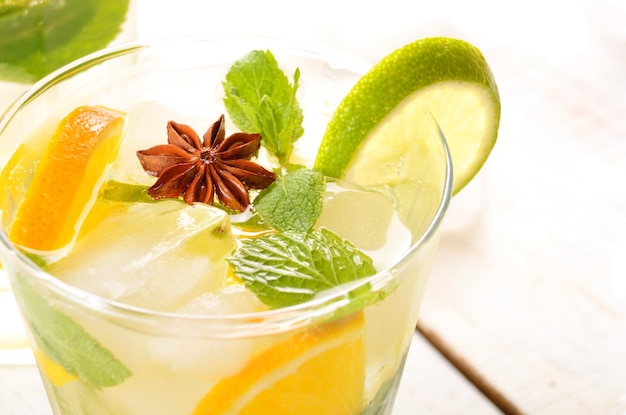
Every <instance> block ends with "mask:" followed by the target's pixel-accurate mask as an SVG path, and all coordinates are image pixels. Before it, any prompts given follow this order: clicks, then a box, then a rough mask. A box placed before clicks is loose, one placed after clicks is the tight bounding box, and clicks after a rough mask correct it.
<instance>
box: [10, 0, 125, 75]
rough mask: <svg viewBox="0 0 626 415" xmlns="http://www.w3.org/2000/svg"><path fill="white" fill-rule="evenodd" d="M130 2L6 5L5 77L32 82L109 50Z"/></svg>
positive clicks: (51, 0)
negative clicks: (95, 53) (103, 50)
mask: <svg viewBox="0 0 626 415" xmlns="http://www.w3.org/2000/svg"><path fill="white" fill-rule="evenodd" d="M128 6H129V0H117V1H108V0H90V1H84V0H41V1H16V2H9V3H8V4H4V3H2V2H0V78H1V79H5V80H8V81H16V82H25V83H31V82H34V81H36V80H38V79H39V78H41V77H43V76H44V75H47V74H48V73H49V72H51V71H53V70H55V69H57V68H59V67H60V66H62V65H64V64H66V63H68V62H70V61H72V60H74V59H76V58H79V57H81V56H83V55H86V54H88V53H91V52H93V51H95V50H98V49H101V48H103V47H105V46H107V45H108V44H109V43H111V41H113V39H115V37H116V36H117V35H118V33H119V32H120V31H121V26H122V24H123V23H124V20H125V18H126V13H127V11H128Z"/></svg>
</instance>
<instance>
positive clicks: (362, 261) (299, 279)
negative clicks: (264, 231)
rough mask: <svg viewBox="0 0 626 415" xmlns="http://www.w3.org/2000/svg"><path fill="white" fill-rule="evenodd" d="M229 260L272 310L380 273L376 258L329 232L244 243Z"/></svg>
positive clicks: (285, 234)
mask: <svg viewBox="0 0 626 415" xmlns="http://www.w3.org/2000/svg"><path fill="white" fill-rule="evenodd" d="M229 262H230V264H231V265H232V266H233V267H234V271H235V274H236V275H237V276H238V277H239V278H241V279H242V280H243V281H244V283H245V285H246V286H247V287H248V288H249V289H250V290H251V291H252V292H254V293H255V294H256V295H257V297H259V299H260V300H261V301H262V302H263V303H265V304H267V305H268V306H270V307H272V308H279V307H286V306H290V305H295V304H299V303H302V302H305V301H308V300H311V299H312V298H313V297H315V296H316V295H317V294H318V293H320V292H322V291H325V290H328V289H331V288H334V287H338V286H340V285H342V284H345V283H348V282H352V281H356V280H359V279H361V278H365V277H368V276H370V275H373V274H375V273H376V269H375V268H374V265H373V263H372V260H371V258H369V257H368V256H367V255H365V254H364V253H362V252H361V251H359V250H358V249H356V248H355V247H354V246H353V245H352V244H350V243H349V242H348V241H346V240H344V239H342V238H341V237H339V236H338V235H336V234H335V233H333V232H331V231H329V230H327V229H321V231H315V230H312V231H309V232H283V233H277V234H271V235H266V236H263V237H260V238H253V239H244V240H242V242H241V245H240V247H239V249H238V250H237V251H235V253H234V254H233V256H232V257H231V258H230V259H229ZM363 289H366V290H368V289H369V288H367V287H364V288H363ZM363 289H359V290H357V293H359V294H360V293H362V290H363Z"/></svg>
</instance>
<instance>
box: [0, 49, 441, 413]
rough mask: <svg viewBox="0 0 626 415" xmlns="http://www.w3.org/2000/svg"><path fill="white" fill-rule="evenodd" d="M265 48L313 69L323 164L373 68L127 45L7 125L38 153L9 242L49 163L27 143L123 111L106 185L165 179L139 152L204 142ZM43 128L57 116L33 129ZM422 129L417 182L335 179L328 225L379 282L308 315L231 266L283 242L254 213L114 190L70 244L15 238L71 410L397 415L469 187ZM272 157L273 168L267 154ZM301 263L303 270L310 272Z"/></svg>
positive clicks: (40, 357) (46, 89) (37, 327)
mask: <svg viewBox="0 0 626 415" xmlns="http://www.w3.org/2000/svg"><path fill="white" fill-rule="evenodd" d="M255 49H259V50H271V52H272V53H273V54H274V56H275V57H276V59H277V61H278V62H279V65H280V66H281V67H282V68H283V70H284V71H285V73H287V74H291V73H293V72H294V71H295V69H296V68H299V70H300V73H301V80H300V88H299V90H298V97H299V100H300V103H301V105H302V108H303V111H304V126H303V127H304V131H305V133H304V136H303V137H302V138H301V139H300V140H299V141H298V142H297V144H296V147H295V150H294V154H293V155H292V159H293V160H294V161H297V163H298V164H303V165H306V166H309V167H310V166H312V164H313V160H314V157H315V151H316V147H317V145H318V143H319V140H320V138H321V136H322V134H323V131H324V127H325V125H326V122H327V120H328V119H329V118H330V117H331V115H332V113H333V111H334V109H335V108H336V106H337V104H338V103H339V101H340V100H341V99H342V97H343V96H344V95H345V94H346V93H347V91H348V90H349V89H350V88H351V87H352V85H353V84H354V82H355V81H356V80H357V79H358V78H359V77H360V76H361V75H362V74H363V73H364V72H365V71H366V70H367V69H368V65H367V64H364V63H362V62H360V61H357V60H355V59H353V58H350V57H347V56H343V55H341V54H337V53H335V52H332V51H328V50H308V49H303V48H300V47H297V46H295V45H290V44H288V43H284V42H278V41H271V40H268V39H250V38H216V39H204V40H189V39H187V40H179V41H173V42H163V43H156V44H150V45H142V46H132V47H128V48H121V49H117V50H111V51H108V52H104V53H101V54H99V55H95V56H92V57H90V58H88V59H85V60H83V61H81V62H79V63H77V64H76V67H75V68H73V69H71V70H68V71H67V73H66V75H67V76H57V77H55V78H52V79H49V80H48V82H47V83H43V84H41V85H40V86H39V88H38V89H36V90H34V91H32V93H31V95H30V96H29V97H25V98H24V99H23V100H22V101H21V102H20V103H19V105H18V106H17V107H16V108H15V110H14V111H13V112H12V113H9V114H8V116H7V117H6V118H5V119H4V120H3V121H2V123H0V141H2V142H3V143H11V144H10V145H9V147H11V146H12V148H11V149H9V151H12V152H15V151H17V152H18V154H21V155H22V156H21V157H22V159H21V161H19V162H17V163H16V164H15V165H14V166H12V170H13V171H16V170H17V171H21V172H22V173H23V172H24V171H26V174H16V175H14V177H17V178H18V179H11V175H8V176H7V174H6V171H5V174H4V177H5V179H4V180H9V181H10V183H11V188H12V189H14V192H13V193H12V195H11V197H10V200H7V199H6V197H5V199H4V200H3V202H2V207H3V212H2V215H3V224H4V227H5V232H6V231H7V229H10V228H11V220H12V218H13V215H14V212H13V210H14V209H15V206H18V205H19V203H20V201H19V199H20V193H21V192H23V191H25V189H26V188H27V187H28V185H27V182H28V180H29V173H28V171H29V169H30V168H31V167H29V166H31V165H33V163H35V164H36V163H37V160H36V157H37V154H38V150H37V146H30V147H29V146H26V148H27V149H26V150H24V148H25V147H21V150H18V145H19V142H20V141H21V140H23V139H24V138H25V137H31V138H30V139H31V140H36V141H34V142H38V143H39V142H41V143H45V140H44V139H42V137H45V135H46V134H49V133H46V131H47V128H48V127H45V125H54V124H55V123H57V122H58V121H59V120H60V119H61V118H63V117H64V116H65V114H67V113H69V112H70V111H71V110H73V109H74V108H76V107H78V106H82V105H100V106H104V107H107V108H113V109H115V110H116V111H121V112H123V113H125V114H126V129H125V130H124V141H123V142H122V144H121V147H120V149H119V153H118V156H117V159H116V163H115V164H114V165H113V166H112V168H111V169H110V170H109V171H108V173H107V176H106V177H105V178H104V180H103V181H104V183H105V186H106V183H112V182H115V183H120V182H121V183H125V184H128V185H146V186H149V185H150V184H152V183H153V182H154V179H153V178H151V177H149V176H148V175H146V173H145V171H143V169H142V168H141V166H140V165H139V164H138V162H137V159H136V151H137V150H141V149H145V148H148V147H150V146H153V145H156V144H160V143H162V142H163V141H164V139H165V125H166V124H167V122H168V121H169V120H172V119H173V120H177V121H179V122H184V123H185V124H189V125H193V126H194V127H196V128H197V131H198V132H199V133H202V132H203V131H204V130H203V129H204V128H206V127H207V126H208V125H209V124H210V123H211V122H213V121H214V120H215V118H217V116H219V115H220V114H223V113H224V112H225V111H224V108H223V102H222V96H223V95H222V90H221V82H222V81H223V79H224V76H225V74H226V72H227V71H228V70H229V68H230V66H231V65H232V63H233V62H234V61H235V60H237V59H239V58H241V57H242V56H243V55H245V54H246V53H248V52H249V51H250V50H255ZM181 57H182V58H181ZM70 74H71V76H70ZM32 119H47V120H49V123H48V124H46V123H43V125H44V127H43V128H42V127H40V126H37V125H36V123H25V122H24V121H25V120H32ZM420 125H421V126H422V128H421V129H420V137H419V140H420V141H419V142H420V144H419V145H420V146H421V148H422V150H423V152H424V154H426V155H427V157H426V158H427V160H428V163H424V164H423V165H420V166H416V167H414V168H413V170H412V171H413V173H412V176H411V177H408V178H407V182H406V183H404V186H400V187H398V188H376V189H362V188H359V187H356V186H353V185H351V184H350V183H344V182H342V181H340V180H332V179H329V180H328V182H327V184H326V188H325V191H324V196H323V208H322V213H321V216H320V217H319V219H317V221H316V223H315V226H314V228H313V229H314V230H315V231H319V232H321V233H323V232H325V231H322V229H329V230H330V231H332V232H333V233H334V234H336V235H339V236H340V237H341V238H343V239H345V240H347V241H349V242H350V243H351V244H352V245H354V247H355V248H356V249H357V250H359V251H360V252H362V253H364V254H365V255H367V256H368V257H369V258H371V259H372V264H373V266H374V267H375V268H376V273H375V274H374V275H372V276H369V277H366V278H363V279H358V280H355V281H353V282H350V283H348V284H343V285H339V286H337V287H334V288H332V289H329V290H327V291H323V292H321V293H318V294H317V295H315V296H314V298H312V299H310V300H309V301H306V302H303V303H300V304H296V305H291V306H288V307H282V308H281V307H278V308H277V307H272V306H269V305H268V304H266V303H264V302H263V301H261V299H260V298H259V297H258V295H257V293H255V292H254V291H250V290H249V289H248V285H246V284H244V283H243V282H242V280H241V278H239V277H238V276H237V273H236V272H235V273H234V274H233V273H232V272H229V266H228V260H229V258H231V257H232V255H233V254H232V252H233V250H235V249H236V248H237V247H238V246H240V244H241V243H242V242H241V241H243V240H244V239H249V238H250V237H251V236H252V237H255V238H257V237H260V236H261V234H264V232H265V231H259V230H258V229H256V228H254V227H250V226H249V225H246V224H244V223H245V220H246V217H245V213H244V214H239V215H229V214H228V213H226V212H225V211H224V210H222V209H220V208H218V207H213V206H207V205H194V206H189V205H187V204H184V203H182V202H181V201H175V200H161V201H157V202H154V203H148V202H146V201H139V202H138V201H134V202H133V201H132V198H130V199H129V200H114V199H116V198H115V197H111V196H110V195H108V196H107V195H106V194H104V195H103V194H100V196H99V198H98V199H97V200H96V201H95V204H94V205H93V208H91V210H90V212H89V213H88V214H85V217H86V219H85V221H84V225H83V226H82V228H81V229H80V230H79V231H77V235H78V236H77V239H76V241H75V243H73V244H71V245H69V247H68V248H66V249H63V250H60V251H55V252H36V253H33V252H31V253H29V255H28V256H25V255H24V253H23V252H21V251H20V250H19V249H16V248H15V247H14V246H13V245H12V244H11V242H10V241H9V240H8V239H7V237H6V235H5V234H3V235H2V245H1V248H0V249H1V253H2V260H3V263H5V264H6V267H7V269H8V271H9V273H10V276H11V282H12V284H13V287H14V289H15V292H16V295H17V299H18V303H19V304H20V307H21V309H22V313H23V317H24V319H25V322H26V325H27V327H28V331H29V334H30V337H31V341H32V346H33V349H34V351H35V356H36V358H37V361H38V365H39V368H40V371H41V373H42V377H43V380H44V383H45V386H46V390H47V392H48V396H49V399H50V402H51V405H52V408H53V410H54V412H55V413H56V414H90V415H92V414H116V415H124V414H129V415H135V414H137V415H139V414H146V415H148V414H150V415H159V414H204V413H206V414H255V415H259V414H266V413H267V414H279V415H280V414H300V415H306V414H320V413H323V414H356V415H359V414H361V415H368V414H390V413H391V408H392V405H393V400H394V396H395V391H396V388H397V385H398V382H399V381H400V375H401V373H402V367H403V363H404V358H405V356H406V352H407V349H408V347H409V343H410V340H411V337H412V333H413V330H414V327H415V323H416V321H417V316H418V311H419V308H420V304H421V299H422V295H423V292H424V288H425V284H426V281H427V275H428V270H429V267H430V262H431V260H432V257H433V254H434V248H435V244H436V231H437V227H438V225H439V222H440V221H441V219H442V215H443V213H444V211H445V209H446V207H447V203H448V200H449V198H450V193H451V185H452V174H451V167H450V158H449V155H448V153H447V148H446V145H445V141H444V140H443V137H442V135H441V134H440V132H439V130H438V128H437V125H436V123H435V121H434V120H433V118H432V117H431V116H429V115H425V116H424V118H423V120H422V121H421V123H420ZM226 126H227V130H228V131H229V132H235V131H236V127H235V126H233V125H232V123H231V122H230V121H229V120H228V119H227V125H226ZM37 140H40V141H37ZM28 148H30V149H28ZM20 152H21V153H20ZM259 160H260V162H262V163H264V164H265V165H267V166H270V167H271V165H272V163H273V160H272V158H271V157H266V156H265V155H264V153H263V152H261V153H260V155H259ZM20 169H21V170H20ZM6 177H9V178H8V179H7V178H6ZM11 180H13V181H11ZM16 180H17V182H16ZM20 180H21V181H22V183H20V182H19V181H20ZM20 189H21V190H20ZM406 189H410V190H408V191H407V190H406ZM113 193H115V192H113ZM122 199H123V198H122ZM287 251H288V250H287ZM283 255H284V257H285V258H288V259H290V258H291V257H293V258H296V257H298V254H297V252H296V251H293V255H289V252H288V253H287V254H283ZM308 255H309V256H316V255H323V252H322V251H321V250H319V249H318V248H312V249H311V250H310V252H308ZM285 264H286V265H285V268H284V273H285V274H287V275H288V276H289V274H290V273H295V272H296V270H294V269H293V268H290V267H288V266H287V265H290V263H289V262H288V261H286V262H285ZM297 272H300V270H297ZM327 276H330V275H327ZM302 277H303V278H304V279H306V278H307V276H306V275H305V274H304V275H302ZM292 289H293V290H297V289H298V287H293V288H292Z"/></svg>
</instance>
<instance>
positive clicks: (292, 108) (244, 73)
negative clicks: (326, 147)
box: [222, 50, 304, 166]
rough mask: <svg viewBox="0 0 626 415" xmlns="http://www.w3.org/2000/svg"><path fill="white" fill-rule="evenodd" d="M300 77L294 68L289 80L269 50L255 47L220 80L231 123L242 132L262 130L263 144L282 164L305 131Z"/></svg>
mask: <svg viewBox="0 0 626 415" xmlns="http://www.w3.org/2000/svg"><path fill="white" fill-rule="evenodd" d="M299 79H300V70H299V69H296V71H295V73H294V76H293V85H292V84H290V83H289V80H288V79H287V76H285V74H284V73H283V71H282V70H281V69H280V68H279V67H278V63H277V62H276V59H275V58H274V55H272V53H271V52H270V51H265V52H263V51H260V50H255V51H252V52H250V53H249V54H248V55H246V56H244V57H243V58H242V59H240V60H238V61H237V62H235V63H234V64H233V65H232V67H231V68H230V70H229V71H228V73H227V74H226V81H224V82H223V84H222V85H223V87H224V93H225V97H224V105H225V106H226V110H227V111H228V115H229V116H230V118H231V120H232V121H233V123H234V124H235V125H236V126H237V127H238V128H239V129H240V130H241V131H243V132H245V133H259V134H261V137H262V138H263V141H262V143H263V145H264V146H265V147H266V148H267V149H268V151H269V152H270V153H271V154H273V155H274V156H276V157H277V158H278V160H279V162H280V163H281V165H283V166H285V165H287V162H288V160H289V156H290V155H291V152H292V150H293V143H294V142H295V141H296V140H297V139H298V138H300V137H301V136H302V134H303V133H304V130H303V128H302V119H303V116H302V108H300V105H299V104H298V101H297V99H296V91H297V90H298V82H299Z"/></svg>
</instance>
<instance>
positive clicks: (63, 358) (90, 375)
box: [19, 281, 132, 389]
mask: <svg viewBox="0 0 626 415" xmlns="http://www.w3.org/2000/svg"><path fill="white" fill-rule="evenodd" d="M20 282H21V283H20V285H19V287H20V293H21V295H22V297H23V301H24V308H25V312H26V319H27V321H28V323H29V325H30V326H31V328H32V330H33V336H34V339H35V342H36V343H37V346H39V348H40V349H41V351H42V352H43V354H44V355H46V356H47V357H48V358H49V359H51V360H52V361H54V362H56V363H58V364H59V365H61V366H62V367H63V369H65V371H66V372H67V373H69V374H72V375H75V376H76V377H78V378H79V379H80V380H82V381H84V382H85V383H87V384H88V385H90V386H92V387H94V388H97V389H99V388H103V387H109V386H115V385H118V384H120V383H122V382H123V381H124V380H125V379H126V378H128V377H129V376H131V375H132V373H131V372H130V370H129V369H128V368H127V367H126V366H124V364H123V363H121V362H120V361H119V360H117V358H115V356H113V354H112V353H111V352H110V351H109V350H108V349H106V348H104V347H103V346H102V345H101V344H100V343H99V342H98V341H97V340H96V339H94V338H93V337H92V336H91V335H89V334H88V333H87V332H86V331H85V330H84V329H83V328H82V327H81V326H80V325H79V324H77V323H76V322H75V321H74V320H72V319H71V318H69V317H68V316H67V315H65V314H63V313H61V312H60V311H58V310H57V309H55V308H54V307H52V306H50V305H49V304H48V302H47V301H46V300H45V299H43V298H42V297H41V296H39V294H37V293H36V292H35V291H34V290H33V289H32V288H31V286H30V285H29V284H28V283H26V282H22V281H20Z"/></svg>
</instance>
